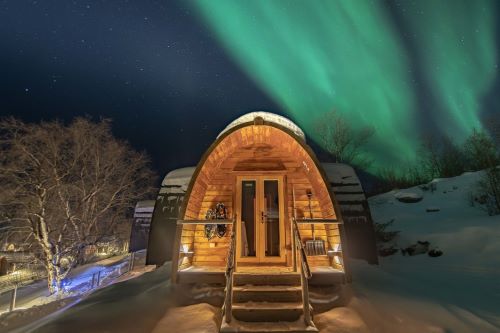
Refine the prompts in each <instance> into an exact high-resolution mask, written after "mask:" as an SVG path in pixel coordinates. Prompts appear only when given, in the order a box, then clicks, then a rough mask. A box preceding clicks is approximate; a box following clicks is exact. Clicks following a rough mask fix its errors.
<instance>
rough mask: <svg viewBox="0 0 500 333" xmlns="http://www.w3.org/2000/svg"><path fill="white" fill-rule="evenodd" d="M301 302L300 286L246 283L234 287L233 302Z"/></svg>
mask: <svg viewBox="0 0 500 333" xmlns="http://www.w3.org/2000/svg"><path fill="white" fill-rule="evenodd" d="M250 301H254V302H300V301H302V288H301V287H300V286H254V285H244V286H236V287H234V288H233V302H235V303H244V302H250Z"/></svg>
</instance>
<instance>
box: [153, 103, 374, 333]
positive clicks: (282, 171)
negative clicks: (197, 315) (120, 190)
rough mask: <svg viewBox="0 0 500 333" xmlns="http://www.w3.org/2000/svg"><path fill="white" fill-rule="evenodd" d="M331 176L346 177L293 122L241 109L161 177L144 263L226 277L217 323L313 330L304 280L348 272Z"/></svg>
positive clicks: (181, 277)
mask: <svg viewBox="0 0 500 333" xmlns="http://www.w3.org/2000/svg"><path fill="white" fill-rule="evenodd" d="M346 167H347V166H346ZM347 168H349V167H347ZM330 169H331V167H330ZM174 173H175V175H174ZM341 178H342V179H345V178H348V176H343V177H341ZM333 185H335V186H337V187H342V186H343V185H342V180H336V178H335V177H333V179H332V177H331V176H330V177H328V176H327V174H326V173H325V171H324V169H323V166H322V165H321V164H320V163H319V162H318V160H317V159H316V156H315V154H314V153H313V151H312V150H311V149H310V148H309V146H308V145H307V144H306V140H305V136H304V133H303V132H302V130H301V129H300V128H299V127H298V126H296V125H295V124H293V123H292V122H291V121H289V120H288V119H286V118H283V117H281V116H277V115H274V114H270V113H266V112H253V113H250V114H247V115H244V116H242V117H240V118H238V119H237V120H235V121H234V122H233V123H231V124H230V125H229V126H228V127H226V129H225V130H224V131H223V132H222V133H221V134H220V135H219V136H218V138H217V140H216V141H215V142H214V143H213V144H212V145H211V146H210V147H209V149H208V150H207V151H206V153H205V154H204V155H203V157H202V159H201V161H200V162H199V164H198V166H197V167H196V168H184V169H179V170H175V171H173V173H170V174H169V175H167V177H166V178H165V180H164V182H163V184H162V190H161V191H160V195H159V197H158V200H157V203H156V206H155V212H154V216H153V224H152V229H151V233H150V247H149V249H148V258H147V262H148V263H150V264H151V263H159V262H163V261H164V260H165V259H169V258H171V259H172V277H171V278H172V282H173V283H174V284H193V283H194V284H196V283H214V284H221V285H225V300H224V307H223V309H224V320H223V323H222V328H221V331H234V330H235V329H236V328H238V329H240V330H241V329H242V326H241V325H242V323H244V324H245V325H247V327H246V329H247V330H250V331H266V330H267V329H269V325H270V322H275V323H278V322H295V324H296V326H295V329H292V330H291V331H297V332H299V331H314V330H315V327H314V323H313V321H312V316H311V307H310V302H309V292H308V289H309V286H310V285H320V286H336V285H341V284H344V283H348V282H349V281H350V271H349V267H348V262H347V260H344V258H346V256H347V253H346V252H347V249H348V248H349V247H348V239H347V237H346V234H345V230H344V221H343V218H342V213H341V211H342V210H341V208H340V206H339V204H338V202H337V201H336V198H335V194H334V192H333V189H334V187H332V186H333ZM346 186H347V187H349V188H353V185H352V184H351V183H348V184H347V185H346ZM347 187H345V188H347ZM345 188H344V190H345ZM361 191H362V190H361ZM343 193H345V191H344V192H343ZM355 194H358V192H355ZM363 198H364V194H363ZM349 199H352V198H351V197H349ZM159 201H161V202H160V203H159ZM351 206H352V202H351V201H349V207H351ZM157 216H161V219H162V221H163V222H162V223H161V224H160V223H155V220H159V218H156V217H157ZM174 226H175V227H174ZM173 227H174V228H175V232H172V231H174V228H173ZM168 230H169V231H170V232H168ZM162 233H163V236H161V234H162ZM167 237H170V241H167V242H165V241H166V240H167ZM161 241H163V243H161ZM171 244H173V247H171V248H170V249H166V248H162V246H166V247H168V246H169V245H171ZM373 245H374V243H373ZM166 252H170V253H168V256H167V257H165V256H162V255H161V254H163V253H166ZM248 325H250V326H248ZM259 325H261V326H259ZM262 325H264V326H262ZM276 325H279V324H276ZM249 327H250V328H249ZM259 327H261V328H259ZM243 330H244V329H243Z"/></svg>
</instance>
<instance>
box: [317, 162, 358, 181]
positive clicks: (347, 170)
mask: <svg viewBox="0 0 500 333" xmlns="http://www.w3.org/2000/svg"><path fill="white" fill-rule="evenodd" d="M321 166H322V167H323V170H325V173H326V177H327V178H328V180H329V181H330V182H331V183H337V184H355V183H356V184H360V181H359V178H358V176H357V175H356V171H354V169H353V168H352V167H351V166H350V165H347V164H343V163H321Z"/></svg>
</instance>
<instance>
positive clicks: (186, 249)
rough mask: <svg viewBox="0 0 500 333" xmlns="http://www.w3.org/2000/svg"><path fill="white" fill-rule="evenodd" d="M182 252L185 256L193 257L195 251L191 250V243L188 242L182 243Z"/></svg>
mask: <svg viewBox="0 0 500 333" xmlns="http://www.w3.org/2000/svg"><path fill="white" fill-rule="evenodd" d="M180 253H181V254H182V255H183V256H184V257H192V256H193V254H194V252H193V251H189V245H188V244H182V245H181V251H180Z"/></svg>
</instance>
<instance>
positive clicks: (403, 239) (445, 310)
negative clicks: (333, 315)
mask: <svg viewBox="0 0 500 333" xmlns="http://www.w3.org/2000/svg"><path fill="white" fill-rule="evenodd" d="M480 176H481V172H476V173H466V174H464V175H462V176H459V177H454V178H448V179H438V180H435V181H434V183H435V184H436V185H437V186H436V190H435V191H434V192H431V191H422V190H421V188H419V187H413V188H410V189H407V190H405V192H409V193H419V194H422V200H421V201H420V202H417V203H412V204H407V203H402V202H399V201H398V200H397V199H396V198H395V193H396V192H394V191H392V192H389V193H385V194H381V195H378V196H374V197H372V198H370V199H369V200H368V201H369V204H370V209H371V212H372V216H373V218H374V220H375V222H379V223H383V222H387V221H390V220H394V222H393V224H392V225H391V230H400V231H401V234H400V237H399V239H397V241H396V246H398V247H401V248H403V247H407V246H409V245H411V244H415V243H416V242H417V241H419V240H420V241H429V242H430V243H431V248H432V247H436V246H437V247H439V249H440V250H442V251H443V252H444V255H443V256H441V257H438V258H431V257H429V256H427V255H418V256H413V257H403V256H402V255H401V254H399V253H397V254H395V255H393V256H390V257H386V258H381V259H380V266H379V267H374V266H369V265H366V264H364V263H361V262H353V263H352V265H351V266H352V270H353V272H352V275H353V280H354V281H353V285H352V286H353V289H354V294H355V297H354V298H353V300H352V302H351V304H350V307H352V308H353V309H355V310H356V311H357V312H358V313H359V314H360V315H361V316H362V318H363V320H364V321H365V322H366V323H367V325H368V326H369V327H370V329H371V330H372V331H377V332H378V331H380V332H500V284H499V283H498V281H500V256H499V253H500V216H488V215H487V214H486V212H485V211H483V210H481V209H480V208H478V207H472V206H471V205H470V204H469V199H468V198H469V193H470V192H471V191H474V189H475V186H476V183H477V181H478V179H479V178H480ZM429 207H434V208H435V207H438V208H439V211H433V212H428V211H427V210H428V208H429ZM391 327H394V329H393V330H391Z"/></svg>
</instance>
